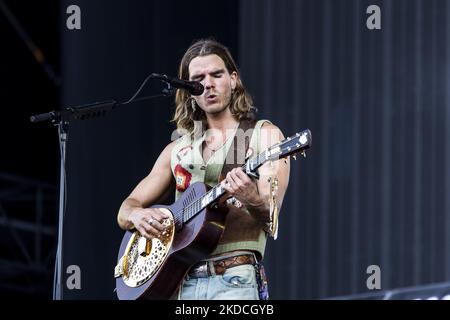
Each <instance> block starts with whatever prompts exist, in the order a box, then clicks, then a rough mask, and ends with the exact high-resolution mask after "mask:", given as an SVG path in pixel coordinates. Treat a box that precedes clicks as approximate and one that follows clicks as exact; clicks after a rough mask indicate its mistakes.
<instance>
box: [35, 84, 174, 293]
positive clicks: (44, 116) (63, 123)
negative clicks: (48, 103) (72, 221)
mask: <svg viewBox="0 0 450 320" xmlns="http://www.w3.org/2000/svg"><path fill="white" fill-rule="evenodd" d="M150 78H153V76H152V75H150V76H148V77H147V78H146V79H145V81H144V82H143V84H142V85H141V87H140V88H139V89H138V91H137V92H136V93H135V94H134V95H133V97H132V98H131V99H129V100H128V101H126V102H120V103H119V102H117V101H115V100H107V101H101V102H94V103H90V104H85V105H79V106H75V107H67V108H64V109H62V110H57V111H51V112H47V113H41V114H38V115H33V116H31V117H30V121H31V122H33V123H37V122H42V121H51V123H52V124H53V125H55V126H57V127H58V136H59V146H60V152H61V159H60V181H59V219H58V244H57V250H56V260H55V273H54V278H53V300H62V299H63V289H62V267H63V254H62V251H63V229H64V228H63V227H64V214H65V208H66V192H67V190H66V189H67V188H66V146H67V141H68V139H69V123H70V120H73V119H74V120H86V119H89V118H94V117H99V116H104V115H106V114H107V113H108V112H110V111H112V110H113V109H114V108H116V107H117V106H122V105H127V104H129V103H132V102H137V101H143V100H149V99H154V98H159V97H168V96H172V95H173V94H174V92H175V90H174V89H173V88H172V87H171V86H170V83H166V84H167V88H164V89H163V90H162V91H161V93H160V94H156V95H153V96H147V97H142V98H139V99H135V97H136V96H137V95H138V93H139V92H140V91H141V89H142V88H143V86H144V85H145V83H146V82H147V80H148V79H150Z"/></svg>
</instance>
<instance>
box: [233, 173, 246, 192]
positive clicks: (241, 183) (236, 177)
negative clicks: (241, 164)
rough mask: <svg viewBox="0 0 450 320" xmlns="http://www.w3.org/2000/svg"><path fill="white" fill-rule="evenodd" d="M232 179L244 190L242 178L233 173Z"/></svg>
mask: <svg viewBox="0 0 450 320" xmlns="http://www.w3.org/2000/svg"><path fill="white" fill-rule="evenodd" d="M231 178H232V179H233V181H234V183H235V184H236V185H237V186H238V188H239V189H242V188H243V187H244V181H242V180H241V178H239V177H238V175H237V174H236V171H234V172H231Z"/></svg>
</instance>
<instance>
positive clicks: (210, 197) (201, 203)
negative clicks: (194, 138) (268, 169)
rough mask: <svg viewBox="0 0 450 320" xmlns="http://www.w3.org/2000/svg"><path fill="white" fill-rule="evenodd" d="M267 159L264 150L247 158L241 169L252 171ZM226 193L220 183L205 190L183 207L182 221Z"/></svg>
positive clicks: (185, 220)
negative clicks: (201, 194)
mask: <svg viewBox="0 0 450 320" xmlns="http://www.w3.org/2000/svg"><path fill="white" fill-rule="evenodd" d="M265 161H267V159H266V156H265V155H264V152H263V153H261V154H259V155H258V156H256V157H254V158H252V159H249V160H248V161H247V162H246V163H245V164H244V165H243V166H242V167H241V169H242V170H243V171H244V172H247V173H254V172H256V170H258V168H259V167H260V166H261V165H262V164H263V163H264V162H265ZM225 193H226V190H225V189H224V188H223V187H222V186H221V184H220V183H219V184H217V185H216V186H214V187H213V188H212V189H211V190H209V191H208V192H206V193H205V194H204V195H203V196H201V197H200V198H198V199H197V200H196V201H194V202H192V203H191V204H189V205H188V206H186V207H185V208H184V212H183V223H185V222H187V221H188V220H189V219H191V218H192V217H193V216H195V215H196V214H197V213H198V212H199V211H201V210H203V209H204V208H207V207H208V206H210V205H211V204H213V203H214V202H216V201H217V200H218V199H219V198H220V197H222V196H223V195H224V194H225Z"/></svg>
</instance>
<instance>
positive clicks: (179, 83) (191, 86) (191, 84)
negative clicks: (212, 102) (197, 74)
mask: <svg viewBox="0 0 450 320" xmlns="http://www.w3.org/2000/svg"><path fill="white" fill-rule="evenodd" d="M151 76H152V78H155V79H159V80H162V81H164V82H167V83H168V84H170V85H171V86H172V87H174V88H178V89H184V90H187V91H189V93H190V94H192V95H193V96H199V95H201V94H202V93H203V91H204V90H205V88H204V87H203V85H202V84H201V83H200V82H198V81H186V80H181V79H178V78H171V77H168V76H166V75H165V74H158V73H152V75H151Z"/></svg>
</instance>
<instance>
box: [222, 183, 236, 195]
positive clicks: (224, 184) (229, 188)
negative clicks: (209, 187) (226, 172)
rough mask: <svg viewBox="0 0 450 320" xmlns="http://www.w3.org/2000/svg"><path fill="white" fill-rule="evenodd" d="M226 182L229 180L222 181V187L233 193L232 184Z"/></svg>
mask: <svg viewBox="0 0 450 320" xmlns="http://www.w3.org/2000/svg"><path fill="white" fill-rule="evenodd" d="M226 182H227V180H223V181H222V182H221V186H222V188H224V189H225V190H226V191H227V192H229V193H233V189H231V187H230V185H229V184H227V183H226Z"/></svg>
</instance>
